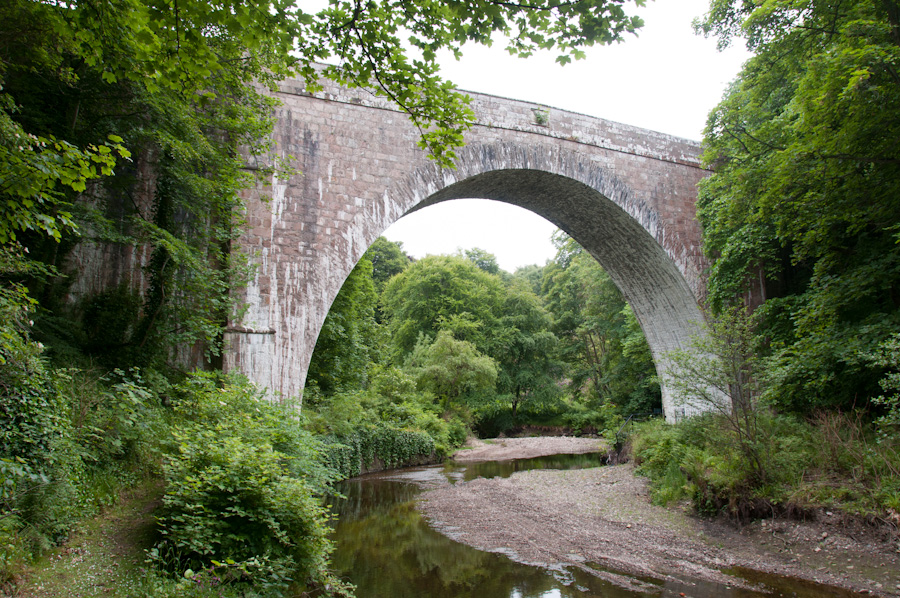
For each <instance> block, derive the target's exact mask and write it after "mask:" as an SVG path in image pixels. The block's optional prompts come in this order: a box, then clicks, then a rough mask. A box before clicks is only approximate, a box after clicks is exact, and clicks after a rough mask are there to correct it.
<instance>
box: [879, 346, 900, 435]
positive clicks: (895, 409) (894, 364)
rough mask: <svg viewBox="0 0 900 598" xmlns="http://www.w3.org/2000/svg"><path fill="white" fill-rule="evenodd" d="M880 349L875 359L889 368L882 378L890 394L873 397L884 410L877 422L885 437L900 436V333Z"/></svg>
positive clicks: (882, 382)
mask: <svg viewBox="0 0 900 598" xmlns="http://www.w3.org/2000/svg"><path fill="white" fill-rule="evenodd" d="M880 349H881V350H880V351H879V352H878V353H877V354H876V355H875V356H874V357H873V360H874V361H875V363H876V364H877V365H880V366H882V367H886V368H889V370H888V373H887V374H886V375H885V376H884V378H882V379H881V387H882V388H883V389H884V391H885V392H886V393H889V394H884V395H881V396H878V397H875V398H874V399H872V402H873V403H875V404H876V405H878V406H879V407H881V409H882V410H883V415H881V416H879V418H878V419H877V420H876V424H877V425H878V427H879V428H880V430H881V433H882V435H883V436H884V437H885V438H889V437H893V438H897V437H898V436H900V435H898V431H900V334H895V335H894V336H892V337H891V338H890V339H889V340H887V341H885V343H884V344H882V345H881V347H880Z"/></svg>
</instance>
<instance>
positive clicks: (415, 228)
mask: <svg viewBox="0 0 900 598" xmlns="http://www.w3.org/2000/svg"><path fill="white" fill-rule="evenodd" d="M647 4H648V6H646V7H643V8H634V7H631V11H633V12H634V13H636V14H639V15H641V16H642V17H643V19H644V21H645V25H644V27H643V29H641V31H640V33H639V34H638V36H637V37H634V36H628V38H627V39H626V41H625V42H624V43H621V44H617V45H615V46H611V47H596V48H592V49H590V50H588V52H587V54H588V56H587V58H586V59H585V60H581V61H578V62H575V63H571V64H567V65H565V66H559V65H557V64H556V63H555V62H554V58H555V54H551V53H544V54H539V55H535V56H533V57H531V58H528V59H519V58H513V57H511V56H509V55H508V54H507V53H506V51H505V50H504V49H503V47H502V45H495V46H494V47H493V48H483V47H480V46H478V47H476V46H472V47H469V48H466V50H465V55H464V57H463V59H462V60H461V61H459V62H456V61H454V60H453V59H452V58H449V59H448V60H445V61H444V71H443V72H444V75H445V77H446V78H448V79H450V80H451V81H453V83H454V84H456V86H457V87H458V88H459V89H463V90H467V91H477V92H482V93H489V94H492V95H498V96H503V97H507V98H513V99H518V100H526V101H530V102H536V103H541V104H546V105H548V106H552V107H554V108H562V109H564V110H571V111H574V112H580V113H583V114H588V115H590V116H596V117H600V118H605V119H608V120H614V121H618V122H622V123H626V124H630V125H636V126H639V127H643V128H646V129H652V130H655V131H661V132H663V133H669V134H671V135H677V136H679V137H686V138H689V139H697V140H699V139H702V137H703V127H704V125H705V123H706V115H707V113H708V112H709V111H710V110H711V109H712V108H713V107H714V106H715V105H716V104H717V103H718V102H719V100H720V99H721V98H722V94H723V93H724V91H725V88H726V87H727V85H728V83H730V82H731V81H732V80H733V79H734V77H735V76H736V75H737V73H738V71H739V70H740V67H741V64H742V63H743V61H744V60H746V58H747V54H746V52H745V51H744V49H743V48H742V47H737V48H731V49H729V50H728V51H726V52H724V53H722V52H719V51H717V50H716V42H715V40H713V39H704V38H703V37H700V36H696V35H694V33H693V31H692V29H691V22H692V21H693V19H694V18H696V17H699V16H701V15H703V14H704V13H705V12H706V10H707V8H708V4H709V3H708V0H656V1H655V2H653V1H651V2H648V3H647ZM554 230H555V227H554V226H553V225H552V224H550V223H549V222H547V221H546V220H544V219H543V218H541V217H539V216H537V215H535V214H533V213H531V212H528V211H526V210H523V209H521V208H516V207H514V206H510V205H507V204H502V203H499V202H494V201H487V200H481V199H472V200H456V201H451V202H444V203H442V204H438V205H436V206H432V207H429V208H426V209H424V210H420V211H418V212H415V213H413V214H410V215H409V216H406V217H404V218H402V219H401V220H399V221H398V222H397V223H395V224H394V225H393V226H392V227H390V228H389V229H388V230H387V231H385V233H384V235H385V236H386V237H387V238H388V239H391V240H392V241H402V242H403V247H404V249H405V250H406V252H407V253H408V254H410V255H412V256H414V257H423V256H425V255H427V254H443V253H453V252H455V251H456V250H457V249H469V248H472V247H480V248H482V249H485V250H487V251H489V252H491V253H493V254H494V255H496V256H497V260H498V262H499V264H500V267H501V268H503V269H505V270H508V271H510V272H513V271H515V269H516V268H518V267H520V266H524V265H527V264H539V265H543V264H544V262H545V261H546V260H547V259H549V258H551V257H553V255H554V251H553V246H552V245H551V244H550V235H551V234H552V232H553V231H554Z"/></svg>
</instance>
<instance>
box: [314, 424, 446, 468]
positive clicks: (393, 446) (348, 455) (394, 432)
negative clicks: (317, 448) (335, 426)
mask: <svg viewBox="0 0 900 598" xmlns="http://www.w3.org/2000/svg"><path fill="white" fill-rule="evenodd" d="M434 452H435V446H434V440H433V439H432V438H431V437H430V436H429V435H428V434H426V433H424V432H414V431H411V430H404V429H401V428H395V427H392V426H389V425H385V424H379V425H377V426H374V427H371V428H360V429H358V430H356V431H355V432H354V433H353V434H351V435H350V436H347V437H342V438H338V437H336V436H331V437H329V438H327V439H326V440H325V448H324V451H323V454H324V462H325V464H326V465H327V466H328V467H330V468H332V469H334V470H335V471H337V472H338V473H339V474H340V477H341V478H352V477H354V476H358V475H360V474H361V473H363V472H364V471H365V470H367V469H369V468H371V467H372V465H373V464H375V460H376V459H378V460H379V461H380V462H381V464H382V465H383V466H384V467H386V468H392V467H400V466H402V465H404V464H406V463H409V462H411V461H412V460H414V459H416V458H420V457H427V456H430V455H432V454H434Z"/></svg>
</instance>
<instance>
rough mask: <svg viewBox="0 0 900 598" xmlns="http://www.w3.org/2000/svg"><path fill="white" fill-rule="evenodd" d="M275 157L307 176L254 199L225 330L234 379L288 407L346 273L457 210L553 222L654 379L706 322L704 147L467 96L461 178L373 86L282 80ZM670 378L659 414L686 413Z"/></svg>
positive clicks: (593, 120) (458, 166)
mask: <svg viewBox="0 0 900 598" xmlns="http://www.w3.org/2000/svg"><path fill="white" fill-rule="evenodd" d="M276 95H277V97H278V98H279V99H280V100H281V101H282V103H283V104H282V106H281V107H279V108H278V110H277V124H276V127H275V131H274V141H275V143H276V147H275V152H276V153H277V155H278V156H279V157H281V158H284V157H287V156H293V165H294V167H295V168H296V169H297V171H298V174H296V175H295V176H293V177H292V178H291V179H290V180H288V181H286V182H284V181H281V182H279V181H276V182H275V185H274V189H273V190H272V195H273V197H272V199H271V200H270V201H269V202H267V203H266V202H263V201H260V200H259V198H258V197H255V196H254V195H253V193H250V192H248V203H249V213H248V223H249V230H248V232H247V234H246V236H245V237H244V239H243V244H244V248H245V249H246V250H247V251H248V252H249V253H250V254H251V255H252V256H255V257H254V259H255V261H256V262H257V266H258V270H257V272H256V274H255V277H254V278H253V280H252V281H251V283H250V284H249V285H248V287H247V288H246V291H245V292H246V297H245V299H246V302H247V305H248V306H249V308H248V310H247V312H246V314H245V316H244V317H243V320H242V321H241V322H235V323H233V324H232V325H231V326H230V327H229V329H228V332H227V334H226V340H227V342H228V347H229V348H228V351H227V354H226V356H225V367H226V368H227V369H237V370H240V371H242V372H244V373H245V374H247V375H248V376H249V377H250V378H251V379H252V380H254V381H255V382H257V383H259V384H261V385H264V386H266V387H268V388H269V389H270V390H271V391H275V392H280V393H283V394H284V395H296V394H298V393H300V391H301V390H302V388H303V384H304V381H305V378H306V371H307V367H308V365H309V361H310V358H311V356H312V352H313V348H314V347H315V343H316V339H317V337H318V334H319V331H320V329H321V327H322V323H323V322H324V320H325V316H326V315H327V313H328V309H329V307H330V306H331V303H332V301H333V300H334V298H335V296H336V295H337V293H338V291H339V290H340V288H341V285H342V284H343V282H344V280H345V279H346V277H347V276H348V275H349V273H350V271H351V270H352V269H353V267H354V265H355V264H356V262H357V261H358V260H359V259H360V257H361V256H362V255H363V253H364V252H365V251H366V249H367V248H368V247H369V245H370V244H371V243H372V242H373V241H374V240H375V239H376V238H377V237H378V236H379V235H381V233H382V232H383V231H384V230H385V229H386V228H388V227H389V226H390V225H391V224H392V223H394V222H395V221H396V220H398V219H399V218H401V217H403V215H404V214H407V213H409V212H411V211H414V210H418V209H421V208H423V207H427V206H429V205H432V204H435V203H438V202H442V201H447V200H452V199H460V198H483V199H493V200H498V201H503V202H507V203H511V204H514V205H517V206H521V207H523V208H525V209H528V210H531V211H532V212H535V213H537V214H539V215H541V216H543V217H544V218H546V219H547V220H549V221H551V222H552V223H554V224H556V225H557V226H559V227H560V228H561V229H563V230H564V231H565V232H566V233H568V234H569V235H571V236H572V237H573V238H574V239H576V240H577V241H578V242H579V243H580V244H581V245H582V246H583V247H584V248H585V249H586V250H587V251H588V252H590V254H591V255H593V256H594V257H595V258H596V259H597V260H598V261H599V262H600V264H601V265H602V266H603V267H604V268H605V269H606V270H607V272H609V275H610V276H611V277H612V279H613V280H614V281H615V283H616V284H617V285H618V286H619V288H620V289H621V290H622V291H623V293H624V294H625V297H626V298H627V300H628V301H629V302H630V303H631V305H632V308H633V309H634V313H635V315H636V316H637V319H638V321H639V322H640V324H641V327H642V328H643V330H644V333H645V335H646V337H647V340H648V342H649V344H650V348H651V351H652V353H653V357H654V360H655V361H656V364H657V370H658V371H659V372H660V373H661V374H662V373H663V372H664V369H665V364H664V360H665V354H666V352H668V351H670V350H672V349H675V348H678V347H683V346H685V345H686V344H687V343H688V341H689V338H690V336H691V335H692V334H695V333H696V332H697V329H698V323H699V322H701V321H702V315H701V312H700V310H699V309H698V299H699V298H701V297H702V296H703V294H704V278H703V271H704V266H705V263H704V259H703V256H702V253H701V248H700V227H699V224H698V223H697V221H696V218H695V207H694V204H695V202H696V198H697V190H696V187H697V182H698V181H700V179H702V178H703V177H704V176H706V175H707V174H708V173H707V171H705V170H703V169H702V168H701V167H700V164H699V160H698V155H699V152H700V146H699V144H698V143H696V142H693V141H687V140H684V139H679V138H675V137H671V136H669V135H664V134H661V133H656V132H652V131H647V130H644V129H639V128H637V127H632V126H628V125H623V124H619V123H615V122H610V121H606V120H602V119H597V118H591V117H588V116H584V115H580V114H574V113H571V112H565V111H562V110H556V109H552V108H548V107H546V106H542V105H537V104H533V103H529V102H524V101H518V100H509V99H505V98H499V97H493V96H487V95H479V94H470V95H471V96H472V107H473V109H474V111H475V113H476V117H477V121H478V124H477V125H475V126H474V127H472V129H470V130H469V131H468V133H467V135H466V146H465V147H464V148H462V149H461V150H460V151H459V152H458V159H457V160H456V169H455V170H448V169H440V168H438V167H436V166H435V164H434V163H433V162H432V161H430V160H429V159H428V158H427V156H426V155H425V154H424V152H422V151H421V150H419V149H418V148H417V146H416V141H417V139H418V132H417V130H416V129H415V128H414V127H413V126H412V125H411V124H410V123H409V121H408V120H407V118H406V117H405V116H404V114H402V113H401V112H399V111H398V110H397V109H396V108H394V107H393V106H392V105H391V104H390V103H389V102H387V101H386V100H383V99H381V98H378V97H375V96H373V95H372V94H370V93H369V92H367V91H365V90H347V89H343V88H339V87H336V86H327V87H326V88H325V89H324V90H323V91H322V92H318V93H316V94H314V95H311V94H309V93H307V92H306V91H305V90H304V87H303V83H302V82H299V81H286V82H284V83H283V84H282V87H281V91H280V92H279V93H277V94H276ZM661 379H663V405H664V408H665V411H666V414H667V416H668V417H669V419H673V418H674V417H675V415H676V411H677V413H678V414H679V415H680V414H681V409H682V408H681V407H680V406H679V407H678V408H677V409H676V406H675V405H674V404H673V401H672V397H671V394H670V392H669V390H668V388H667V385H666V383H665V380H664V378H661Z"/></svg>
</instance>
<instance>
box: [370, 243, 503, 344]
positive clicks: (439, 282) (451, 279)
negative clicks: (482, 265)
mask: <svg viewBox="0 0 900 598" xmlns="http://www.w3.org/2000/svg"><path fill="white" fill-rule="evenodd" d="M502 300H503V285H502V283H501V281H500V280H499V278H497V277H496V276H492V275H491V274H488V273H487V272H484V271H483V270H481V269H479V268H478V267H477V266H476V265H475V264H473V263H472V262H470V261H469V260H467V259H464V258H460V257H451V256H433V255H430V256H426V257H425V258H423V259H421V260H419V261H418V262H416V263H414V264H412V265H411V266H410V267H408V268H407V269H406V270H404V271H403V272H402V273H400V274H398V275H397V276H395V277H394V278H392V279H391V280H390V281H389V282H388V284H387V285H386V286H385V288H384V294H383V295H382V302H383V305H384V313H385V316H386V317H387V326H388V330H389V331H390V333H391V338H392V339H393V343H394V345H395V346H396V347H397V351H398V353H399V355H401V356H403V357H405V356H406V355H408V354H409V353H411V352H412V350H413V348H414V347H415V346H416V344H417V343H418V342H419V338H420V335H424V336H425V337H427V338H428V339H429V340H431V339H434V338H435V336H436V335H437V333H438V331H439V330H442V329H447V330H450V331H451V332H452V333H453V336H454V337H456V338H457V339H458V340H461V341H468V342H470V343H473V344H474V345H475V347H476V348H477V349H478V350H479V351H481V352H482V353H488V354H489V351H488V347H489V343H490V333H491V331H492V330H494V329H495V328H496V322H497V315H496V314H498V313H500V308H501V305H502Z"/></svg>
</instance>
